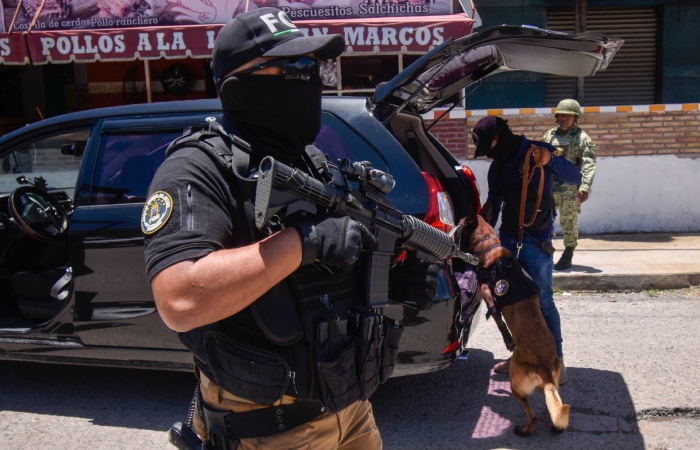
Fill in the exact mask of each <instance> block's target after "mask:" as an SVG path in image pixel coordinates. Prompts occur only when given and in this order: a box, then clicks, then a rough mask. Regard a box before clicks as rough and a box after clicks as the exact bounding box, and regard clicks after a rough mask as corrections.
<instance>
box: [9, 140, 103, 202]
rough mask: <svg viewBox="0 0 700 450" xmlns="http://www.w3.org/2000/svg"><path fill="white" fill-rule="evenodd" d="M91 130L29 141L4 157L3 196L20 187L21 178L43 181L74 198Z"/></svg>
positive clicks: (51, 187) (50, 187)
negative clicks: (83, 154)
mask: <svg viewBox="0 0 700 450" xmlns="http://www.w3.org/2000/svg"><path fill="white" fill-rule="evenodd" d="M89 137H90V129H89V128H88V129H80V130H74V131H70V132H63V133H61V134H55V135H51V136H48V137H47V136H42V137H41V138H38V139H36V140H33V141H30V142H25V143H23V144H21V145H19V146H18V147H16V148H15V149H13V150H12V151H11V152H9V153H5V154H3V155H2V157H1V158H0V193H2V194H5V193H9V192H12V191H13V190H15V189H16V188H18V187H19V186H20V184H19V183H18V182H17V177H19V176H20V175H24V177H25V178H26V179H27V180H28V181H30V182H32V183H34V182H35V179H37V178H43V179H44V180H45V181H46V186H47V187H48V188H49V189H50V190H62V191H65V192H66V193H67V194H68V195H69V196H71V197H73V196H74V193H75V184H76V180H77V179H78V172H79V171H80V164H81V161H82V149H84V148H85V146H86V145H87V141H88V139H89Z"/></svg>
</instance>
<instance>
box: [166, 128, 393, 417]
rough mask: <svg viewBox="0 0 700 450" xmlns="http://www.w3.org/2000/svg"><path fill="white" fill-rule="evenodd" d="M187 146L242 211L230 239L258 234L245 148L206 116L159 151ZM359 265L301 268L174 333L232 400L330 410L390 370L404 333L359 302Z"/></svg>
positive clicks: (239, 242)
mask: <svg viewBox="0 0 700 450" xmlns="http://www.w3.org/2000/svg"><path fill="white" fill-rule="evenodd" d="M186 147H195V148H198V149H200V150H202V151H204V152H205V153H206V154H207V155H208V156H209V157H210V158H211V159H212V160H213V161H214V162H215V164H216V166H217V168H218V169H219V170H220V171H221V173H222V174H223V175H224V177H225V178H226V180H227V181H228V183H229V185H230V186H231V187H232V189H231V192H232V195H233V196H234V198H235V200H236V203H237V205H238V210H239V211H242V212H243V213H242V214H238V215H237V216H238V218H235V219H234V220H235V227H236V228H235V229H236V231H237V233H236V237H235V239H236V242H235V245H236V246H244V245H249V244H252V243H254V242H258V241H260V240H261V239H263V238H264V237H266V235H265V234H263V233H262V232H261V231H259V230H258V229H257V228H256V227H255V222H254V220H255V218H254V200H255V187H256V179H255V178H253V177H252V176H251V172H252V170H251V169H253V166H252V164H251V163H252V162H255V156H254V155H253V154H252V153H251V152H250V146H249V145H248V144H247V143H246V142H245V141H243V140H241V139H240V138H238V137H237V136H235V135H229V134H228V133H226V131H225V130H224V129H223V128H222V127H221V125H219V124H218V123H216V122H215V121H214V122H210V126H209V129H208V130H201V131H197V132H193V131H192V130H191V129H187V130H185V133H184V135H183V136H182V137H180V138H178V139H176V140H175V141H173V142H172V143H171V144H170V146H169V147H168V149H167V151H166V158H167V157H168V156H170V155H171V154H172V153H174V152H175V151H177V150H178V149H181V148H186ZM315 156H318V155H315ZM312 160H313V158H312ZM358 272H359V271H355V270H353V271H350V272H349V273H340V274H336V273H330V271H328V270H327V269H325V268H323V267H320V266H317V265H315V264H313V265H308V266H303V267H300V268H299V269H297V270H296V271H295V272H294V273H292V274H291V275H290V276H289V277H288V278H287V279H285V280H283V281H282V282H280V283H279V284H277V285H276V286H274V287H273V288H272V289H270V290H269V291H268V292H266V293H265V294H264V295H263V296H262V297H260V298H259V299H257V300H256V301H255V302H253V303H252V304H251V305H250V306H248V307H247V308H245V309H244V310H242V311H240V312H239V313H237V314H235V315H233V316H231V317H229V318H226V319H224V320H221V321H219V322H216V323H213V324H210V325H206V326H203V327H200V328H197V329H194V330H191V331H189V332H185V333H179V337H180V340H181V341H182V342H183V344H184V345H185V346H186V347H187V348H188V349H189V350H190V351H191V352H192V353H193V354H194V357H195V363H196V364H197V366H198V367H199V369H200V370H201V371H202V372H204V373H205V375H207V376H208V377H209V378H210V379H212V380H214V381H215V382H216V383H217V384H218V385H219V386H221V387H222V388H224V389H225V390H227V391H229V392H231V393H232V394H234V395H236V396H238V397H241V398H244V399H247V400H249V401H252V402H255V403H273V402H275V401H277V400H279V399H280V398H282V396H283V395H289V396H292V397H296V398H299V399H304V400H320V401H321V402H322V403H323V404H324V406H325V407H326V408H327V409H328V410H330V411H339V410H341V409H343V408H344V407H345V406H348V405H349V404H351V403H353V402H355V401H357V400H359V399H367V398H369V396H370V395H371V394H372V393H373V392H374V390H375V389H376V388H377V386H378V384H379V383H380V382H384V381H385V380H386V379H387V378H388V377H389V376H390V375H391V373H392V372H393V368H394V362H395V359H396V354H397V352H398V344H399V339H400V336H401V332H402V331H403V329H402V327H401V326H400V325H399V324H398V323H396V322H394V321H393V320H391V319H388V318H385V317H383V316H381V315H378V314H375V313H373V312H371V311H369V310H367V309H366V308H364V306H363V302H362V292H364V289H363V286H362V285H361V280H360V279H359V277H358V276H357V273H358ZM370 322H371V323H372V324H374V326H375V328H376V329H374V330H370V332H369V335H367V334H366V333H365V332H366V331H367V327H364V328H363V327H362V324H363V323H368V324H369V323H370ZM361 328H362V331H360V329H361ZM363 333H364V335H362V334H363Z"/></svg>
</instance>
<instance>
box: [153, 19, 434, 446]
mask: <svg viewBox="0 0 700 450" xmlns="http://www.w3.org/2000/svg"><path fill="white" fill-rule="evenodd" d="M344 47H345V43H344V40H343V38H342V37H341V36H339V35H325V36H311V37H305V36H303V34H302V33H301V32H300V31H299V30H298V29H297V28H296V26H295V25H294V24H293V23H292V22H291V21H290V20H289V18H288V17H287V16H286V14H284V12H282V11H280V10H278V9H275V8H260V9H256V10H254V11H251V12H247V13H243V14H239V15H238V16H236V17H235V18H234V19H233V20H232V21H230V22H229V23H228V24H226V25H225V26H224V27H223V28H222V29H221V31H220V33H219V35H218V37H217V39H216V41H215V44H214V50H213V55H212V64H211V67H212V70H213V73H214V75H215V77H216V83H217V88H218V91H219V98H220V100H221V104H222V106H223V110H224V116H225V119H226V120H225V121H223V123H222V125H223V128H225V130H226V132H227V133H224V135H223V136H221V135H218V134H217V133H203V132H202V133H198V134H195V135H191V134H190V135H188V136H185V137H183V138H180V139H178V140H176V141H174V142H173V143H172V144H171V146H170V148H169V149H168V152H167V153H166V154H167V155H168V156H167V159H166V160H165V162H164V163H163V164H162V166H161V167H160V168H159V169H158V172H157V173H156V175H155V178H154V180H153V182H152V184H151V186H150V189H149V199H148V200H147V202H146V205H145V207H144V212H143V220H142V228H143V231H144V233H145V234H146V243H145V254H146V262H147V271H148V274H149V276H150V278H151V286H152V289H153V294H154V297H155V300H156V304H157V306H158V311H159V313H160V315H161V317H162V318H163V320H164V322H165V323H166V325H167V326H168V327H170V328H171V329H173V330H175V331H177V332H178V335H179V337H180V339H181V340H182V342H183V343H184V344H185V346H186V347H187V348H188V349H189V350H190V351H191V352H192V353H193V355H194V361H195V366H196V369H195V372H196V375H197V376H198V378H199V393H198V394H197V401H196V407H195V412H194V427H195V430H196V431H197V434H198V435H199V436H200V437H201V438H202V439H203V440H205V446H206V447H207V448H216V449H233V448H236V446H237V448H238V449H253V448H261V449H262V448H265V449H273V448H275V449H276V448H302V446H304V447H303V448H319V449H321V448H322V449H334V448H340V449H379V448H381V446H382V442H381V437H380V435H379V431H378V430H377V427H376V424H375V420H374V416H373V413H372V407H371V405H370V403H369V402H368V401H367V398H368V397H369V396H370V395H371V393H372V392H373V391H374V389H376V386H377V384H378V383H379V382H380V381H384V380H385V379H386V377H388V376H389V375H390V373H391V370H392V368H393V360H387V359H386V358H387V356H386V354H387V353H386V352H382V351H381V346H382V345H386V343H387V342H390V341H392V339H393V340H394V343H393V345H396V346H398V337H400V334H397V333H399V332H398V331H395V330H399V329H400V326H398V325H397V324H396V323H393V326H391V327H388V326H387V325H386V324H388V323H392V321H391V320H390V319H389V318H386V317H383V316H381V315H378V314H377V313H376V311H371V310H367V309H366V308H365V309H362V306H361V305H363V304H364V303H363V295H362V293H363V289H362V288H361V286H362V283H363V282H364V281H365V280H364V279H363V277H362V276H361V275H362V274H363V273H364V272H361V271H360V270H359V268H358V267H356V264H361V263H362V262H363V261H364V257H365V255H366V254H367V253H368V252H371V251H372V250H373V248H374V245H375V238H374V237H373V236H372V234H371V233H370V232H369V231H368V230H367V229H366V228H365V227H364V226H363V225H362V224H360V223H359V222H357V221H355V220H352V219H350V218H348V217H341V216H337V215H332V214H329V213H327V212H326V213H323V212H320V213H319V214H317V215H316V216H310V217H306V218H302V219H298V218H297V219H295V220H294V221H292V222H291V223H286V224H284V225H286V227H283V228H282V229H278V230H271V231H269V234H268V235H264V234H263V233H262V232H260V231H258V230H257V229H256V228H255V226H254V219H255V218H254V217H253V200H251V199H254V198H255V196H254V188H253V190H252V191H251V188H250V186H249V183H250V177H248V175H250V174H251V173H253V172H254V170H255V168H256V167H258V164H259V162H260V160H261V159H262V158H263V157H265V156H272V157H274V158H275V159H276V160H279V161H281V162H283V163H285V164H289V165H293V166H294V167H295V168H298V169H300V170H304V171H307V172H309V173H310V172H313V170H312V167H311V166H312V165H313V164H314V161H315V158H317V157H318V155H317V154H313V152H314V148H313V147H311V146H309V144H311V143H313V141H314V139H315V137H316V135H317V133H318V132H319V130H320V127H321V91H322V82H321V80H320V78H319V75H318V59H331V58H335V57H337V56H338V55H340V53H341V52H342V51H343V49H344ZM219 134H221V133H219ZM229 134H230V136H229ZM307 146H309V147H308V148H307ZM231 149H232V150H231ZM316 153H318V151H317V150H316ZM241 158H242V160H244V161H245V160H248V161H247V162H246V163H245V164H240V160H241ZM232 166H233V167H232ZM234 172H235V174H234ZM234 175H235V176H234ZM414 259H415V258H414ZM409 266H410V267H409ZM437 271H438V268H437V266H436V265H435V264H429V263H427V262H423V261H420V260H418V261H415V260H414V261H412V262H411V264H405V265H403V264H402V265H397V266H396V267H394V268H393V269H392V273H391V275H390V282H391V281H392V280H393V279H394V278H397V279H400V280H401V281H404V280H406V279H410V280H411V285H412V286H413V287H415V290H414V291H413V292H412V295H414V299H419V297H420V300H423V301H425V300H426V299H427V300H428V301H430V300H431V299H432V297H433V296H434V293H435V287H436V285H437V276H436V275H437ZM358 305H359V306H358ZM350 315H352V317H351V316H350ZM360 319H361V320H360ZM365 324H368V325H367V326H370V325H371V326H372V329H371V330H370V329H366V328H363V329H362V330H365V329H366V330H367V333H365V332H364V331H362V333H360V330H359V328H360V327H361V326H364V325H365ZM389 329H390V330H389ZM387 330H389V331H387ZM370 331H371V332H370ZM392 332H393V333H394V335H393V338H392V335H391V333H392ZM353 333H355V334H353ZM358 334H362V335H363V336H358ZM363 339H364V340H363ZM383 343H384V344H383ZM359 349H364V350H365V352H364V353H362V354H361V355H360V354H359V353H358V352H359ZM394 354H395V353H394ZM373 355H374V356H373Z"/></svg>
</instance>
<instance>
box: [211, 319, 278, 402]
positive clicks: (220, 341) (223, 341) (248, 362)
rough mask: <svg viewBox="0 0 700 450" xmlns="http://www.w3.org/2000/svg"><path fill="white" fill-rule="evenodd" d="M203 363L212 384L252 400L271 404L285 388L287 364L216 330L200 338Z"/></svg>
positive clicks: (275, 356) (272, 354)
mask: <svg viewBox="0 0 700 450" xmlns="http://www.w3.org/2000/svg"><path fill="white" fill-rule="evenodd" d="M204 347H205V353H206V356H207V363H208V364H209V367H210V369H211V372H212V373H213V374H214V381H215V382H216V384H218V385H219V386H221V387H222V388H224V389H225V390H227V391H229V392H231V393H233V394H235V395H237V396H239V397H241V398H244V399H246V400H249V401H251V402H255V403H274V402H276V401H277V400H279V399H281V398H282V396H283V395H284V393H285V391H286V390H287V385H288V384H289V379H290V369H289V366H288V365H287V363H286V362H285V361H284V360H283V359H282V358H280V357H279V356H277V355H275V354H274V353H271V352H267V351H265V350H263V349H260V348H254V347H251V346H249V345H245V344H243V343H241V342H238V341H237V340H235V339H233V338H231V337H229V336H226V335H224V334H222V333H219V332H217V331H210V332H208V333H207V334H206V336H205V337H204Z"/></svg>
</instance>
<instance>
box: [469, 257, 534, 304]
mask: <svg viewBox="0 0 700 450" xmlns="http://www.w3.org/2000/svg"><path fill="white" fill-rule="evenodd" d="M477 277H478V280H479V283H482V284H484V283H485V284H486V285H488V287H489V289H491V294H493V300H494V302H495V303H496V310H497V311H501V310H502V309H503V307H504V306H510V305H513V304H515V303H518V302H520V301H522V300H525V299H526V298H530V297H532V296H533V295H540V288H539V287H538V286H537V285H536V284H535V282H534V281H533V280H532V278H531V277H530V275H529V274H528V273H527V272H526V271H525V269H524V268H523V266H522V265H520V263H519V262H518V260H517V259H515V258H514V257H513V256H504V257H503V258H501V259H499V260H498V261H496V263H495V264H493V265H491V266H490V267H484V268H481V269H479V272H478V275H477Z"/></svg>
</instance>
